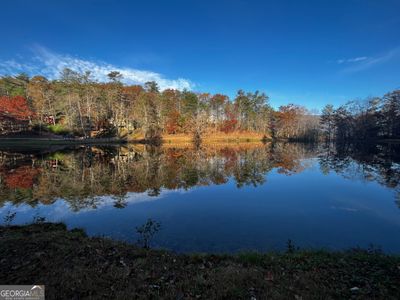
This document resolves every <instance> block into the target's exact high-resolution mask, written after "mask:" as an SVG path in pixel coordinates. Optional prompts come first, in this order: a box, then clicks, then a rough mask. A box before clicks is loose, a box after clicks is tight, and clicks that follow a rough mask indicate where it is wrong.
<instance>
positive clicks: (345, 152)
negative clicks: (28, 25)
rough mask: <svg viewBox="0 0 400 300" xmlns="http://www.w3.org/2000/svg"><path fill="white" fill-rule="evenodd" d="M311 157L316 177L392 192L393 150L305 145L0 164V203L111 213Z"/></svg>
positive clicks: (96, 152) (91, 152)
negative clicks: (130, 196) (130, 197)
mask: <svg viewBox="0 0 400 300" xmlns="http://www.w3.org/2000/svg"><path fill="white" fill-rule="evenodd" d="M317 153H318V154H319V162H320V167H321V170H322V171H323V172H324V173H325V174H326V173H328V172H330V171H331V170H332V171H334V172H336V173H339V174H342V175H343V176H346V177H348V178H361V179H362V180H368V181H369V180H374V181H377V182H379V183H380V184H383V185H385V186H387V187H391V188H395V189H396V190H398V191H400V188H399V182H400V164H399V162H400V158H399V154H398V153H400V152H399V151H398V146H397V148H396V146H393V145H392V146H384V145H377V146H374V147H370V148H368V149H365V148H360V146H354V145H341V146H337V147H333V148H330V149H329V150H328V151H321V147H320V146H318V145H313V144H301V143H276V144H267V145H261V144H260V145H258V144H257V145H256V146H254V145H253V146H234V147H232V146H212V147H211V146H209V147H203V148H200V149H194V148H192V147H190V146H187V147H182V146H181V147H171V146H168V145H166V146H165V147H150V146H143V145H141V146H129V147H120V148H118V147H115V148H98V147H97V148H95V147H82V148H79V149H75V150H73V151H64V152H62V153H61V152H57V153H53V154H51V155H47V156H42V155H40V156H35V155H25V156H21V155H19V156H18V157H17V156H15V155H14V156H1V155H0V156H1V157H0V203H4V202H5V201H7V200H10V201H13V202H14V203H21V202H24V203H28V204H30V205H36V204H37V203H39V202H40V203H43V204H51V203H54V201H55V200H56V199H58V198H63V199H65V200H66V201H68V202H69V204H70V206H71V208H72V209H73V210H80V209H83V208H88V207H91V208H96V207H97V206H98V205H100V202H101V199H100V196H107V195H109V196H112V197H113V200H114V206H115V207H118V208H123V207H125V206H126V205H127V193H128V192H133V193H144V192H146V193H147V194H148V195H149V196H158V195H159V194H160V193H161V191H162V190H163V189H191V188H192V187H195V186H207V185H218V184H225V183H226V182H228V180H230V179H232V180H234V181H235V182H236V185H237V187H239V188H241V187H243V186H257V185H261V184H263V183H264V182H265V180H266V174H267V173H268V172H270V171H271V170H272V169H274V168H276V169H277V171H278V172H279V173H281V174H285V175H292V174H295V173H299V172H302V171H303V170H304V169H306V168H307V163H309V162H310V160H309V158H313V157H315V156H316V155H317Z"/></svg>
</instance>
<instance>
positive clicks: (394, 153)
mask: <svg viewBox="0 0 400 300" xmlns="http://www.w3.org/2000/svg"><path fill="white" fill-rule="evenodd" d="M319 161H320V167H321V170H322V171H323V172H324V173H326V172H327V171H329V170H333V171H334V172H336V173H338V174H340V175H342V176H344V177H346V178H351V179H359V180H363V181H376V182H378V183H379V184H381V185H384V186H386V187H388V188H392V189H395V191H397V193H398V192H399V191H400V145H399V144H338V145H336V147H335V149H334V150H332V151H325V153H324V154H322V155H320V158H319ZM397 197H399V196H397Z"/></svg>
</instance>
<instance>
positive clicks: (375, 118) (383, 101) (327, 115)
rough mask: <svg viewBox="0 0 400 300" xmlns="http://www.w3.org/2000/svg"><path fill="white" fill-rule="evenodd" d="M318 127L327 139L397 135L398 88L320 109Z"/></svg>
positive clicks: (399, 117) (399, 131)
mask: <svg viewBox="0 0 400 300" xmlns="http://www.w3.org/2000/svg"><path fill="white" fill-rule="evenodd" d="M320 122H321V131H322V135H323V137H324V138H325V139H326V140H327V141H333V140H336V141H350V140H367V139H399V138H400V90H395V91H392V92H390V93H387V94H385V95H384V96H383V97H370V98H367V99H364V100H355V101H350V102H347V103H346V104H344V105H341V106H339V107H338V108H336V109H335V108H334V107H333V106H332V105H326V106H325V107H324V109H323V110H322V113H321V119H320Z"/></svg>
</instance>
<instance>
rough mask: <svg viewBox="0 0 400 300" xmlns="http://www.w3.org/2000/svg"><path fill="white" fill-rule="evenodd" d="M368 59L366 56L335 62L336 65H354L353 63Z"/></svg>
mask: <svg viewBox="0 0 400 300" xmlns="http://www.w3.org/2000/svg"><path fill="white" fill-rule="evenodd" d="M366 59H368V57H367V56H360V57H354V58H342V59H338V60H337V61H336V62H337V63H338V64H344V63H354V62H359V61H363V60H366Z"/></svg>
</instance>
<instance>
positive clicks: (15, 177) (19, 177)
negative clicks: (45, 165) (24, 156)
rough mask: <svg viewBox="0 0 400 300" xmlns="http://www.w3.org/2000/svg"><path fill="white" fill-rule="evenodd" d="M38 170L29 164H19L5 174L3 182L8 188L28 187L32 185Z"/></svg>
mask: <svg viewBox="0 0 400 300" xmlns="http://www.w3.org/2000/svg"><path fill="white" fill-rule="evenodd" d="M39 173H40V170H39V169H35V168H32V167H30V166H21V167H19V168H18V169H16V170H12V171H10V172H8V173H7V174H6V178H5V183H6V185H7V187H9V188H10V189H16V188H20V189H29V188H31V187H32V186H33V183H34V180H35V178H36V177H37V176H38V175H39Z"/></svg>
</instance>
